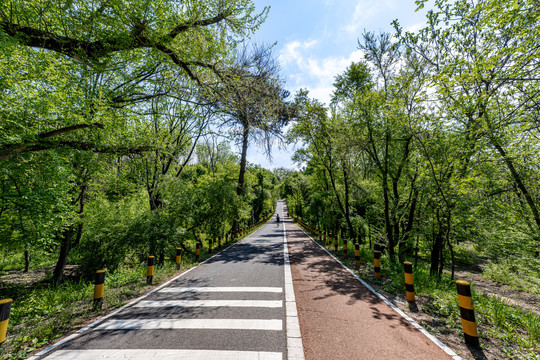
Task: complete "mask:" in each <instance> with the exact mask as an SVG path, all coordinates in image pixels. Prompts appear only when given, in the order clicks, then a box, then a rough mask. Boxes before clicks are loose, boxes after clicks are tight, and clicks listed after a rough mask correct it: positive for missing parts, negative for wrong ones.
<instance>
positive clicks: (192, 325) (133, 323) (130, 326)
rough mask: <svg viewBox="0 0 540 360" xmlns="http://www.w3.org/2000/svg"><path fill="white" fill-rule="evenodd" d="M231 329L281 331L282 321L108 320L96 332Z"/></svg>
mask: <svg viewBox="0 0 540 360" xmlns="http://www.w3.org/2000/svg"><path fill="white" fill-rule="evenodd" d="M155 329H166V330H170V329H232V330H276V331H281V330H283V322H282V320H264V319H126V320H109V321H107V322H106V323H104V324H101V325H98V326H97V327H96V330H155Z"/></svg>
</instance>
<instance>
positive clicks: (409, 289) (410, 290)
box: [403, 261, 415, 303]
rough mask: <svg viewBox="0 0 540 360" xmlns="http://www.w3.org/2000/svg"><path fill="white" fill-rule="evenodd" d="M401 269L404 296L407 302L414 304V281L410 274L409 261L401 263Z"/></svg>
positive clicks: (410, 265)
mask: <svg viewBox="0 0 540 360" xmlns="http://www.w3.org/2000/svg"><path fill="white" fill-rule="evenodd" d="M403 269H404V271H405V294H406V296H407V301H408V302H410V303H413V302H415V299H414V279H413V272H412V263H411V262H410V261H404V262H403Z"/></svg>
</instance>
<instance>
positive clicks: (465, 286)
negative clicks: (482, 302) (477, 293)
mask: <svg viewBox="0 0 540 360" xmlns="http://www.w3.org/2000/svg"><path fill="white" fill-rule="evenodd" d="M456 285H457V293H458V300H459V311H460V313H461V325H462V326H463V333H464V335H465V343H466V344H468V345H471V346H475V347H479V346H480V342H479V341H478V330H477V329H476V320H475V318H474V309H473V304H472V294H471V285H470V284H469V283H468V282H466V281H463V280H458V281H456Z"/></svg>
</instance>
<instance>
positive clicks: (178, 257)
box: [176, 248, 182, 270]
mask: <svg viewBox="0 0 540 360" xmlns="http://www.w3.org/2000/svg"><path fill="white" fill-rule="evenodd" d="M181 261H182V249H181V248H176V270H180V262H181Z"/></svg>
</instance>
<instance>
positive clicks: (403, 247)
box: [398, 189, 418, 262]
mask: <svg viewBox="0 0 540 360" xmlns="http://www.w3.org/2000/svg"><path fill="white" fill-rule="evenodd" d="M411 190H412V189H411ZM417 200H418V190H416V189H415V190H414V191H413V194H412V199H411V207H410V208H409V216H408V219H407V225H406V226H405V230H404V231H403V237H402V238H401V239H400V240H399V249H398V251H399V254H398V257H399V261H401V262H402V261H404V260H405V256H407V255H412V246H411V244H410V243H409V239H410V238H411V231H412V227H413V223H414V214H415V211H416V203H417Z"/></svg>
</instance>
